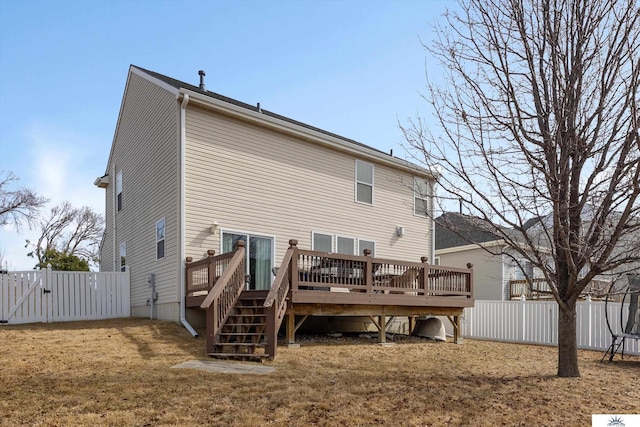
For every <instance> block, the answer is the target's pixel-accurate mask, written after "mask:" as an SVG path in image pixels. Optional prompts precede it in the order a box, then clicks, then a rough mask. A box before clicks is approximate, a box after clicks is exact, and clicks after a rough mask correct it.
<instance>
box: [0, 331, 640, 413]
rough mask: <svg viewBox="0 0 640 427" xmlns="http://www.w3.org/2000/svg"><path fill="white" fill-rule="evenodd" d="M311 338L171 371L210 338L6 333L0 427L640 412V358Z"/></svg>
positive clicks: (2, 337) (0, 343) (1, 338)
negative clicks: (269, 355) (240, 370)
mask: <svg viewBox="0 0 640 427" xmlns="http://www.w3.org/2000/svg"><path fill="white" fill-rule="evenodd" d="M322 341H323V342H322V343H318V342H313V341H310V340H309V339H307V340H306V341H303V344H302V347H301V348H299V349H287V348H286V347H283V346H281V347H279V349H278V351H279V353H278V358H277V360H276V361H274V362H267V364H269V365H271V366H274V367H276V371H275V372H274V373H272V374H269V375H234V374H223V373H210V372H203V371H197V370H185V369H170V367H171V366H173V365H175V364H178V363H181V362H184V361H187V360H192V359H203V352H204V343H203V339H202V338H196V339H194V338H192V337H191V336H190V335H189V334H188V333H187V332H186V331H185V330H184V329H183V328H181V327H180V326H178V325H176V324H174V323H168V322H159V321H149V320H142V319H121V320H110V321H99V322H74V323H59V324H44V325H41V324H34V325H20V326H3V327H0V355H1V357H0V383H1V384H2V387H1V388H0V425H3V426H5V425H6V426H14V425H32V426H67V425H73V426H78V425H80V426H81V425H91V426H95V425H114V426H120V425H136V426H163V425H182V426H194V425H220V426H236V425H237V426H255V425H286V426H306V425H321V426H329V425H330V426H335V425H343V426H358V425H361V426H366V425H394V426H396V425H407V426H414V425H415V426H423V425H424V426H430V425H434V426H440V425H456V426H457V425H462V426H471V425H473V426H496V425H508V426H515V425H526V426H530V425H564V426H572V425H575V426H584V425H590V424H591V414H592V413H618V414H623V413H627V414H629V413H638V412H640V408H639V402H640V388H639V387H638V384H639V382H640V358H639V357H625V359H624V361H620V360H619V358H618V360H617V361H616V363H613V364H608V363H603V364H601V363H600V357H601V356H602V354H601V353H599V352H592V351H580V352H579V361H580V369H581V373H582V377H581V378H574V379H560V378H556V377H555V371H556V349H555V348H552V347H543V346H525V345H515V344H501V343H493V342H484V341H473V340H465V341H464V343H463V344H462V345H455V344H452V343H434V342H430V341H426V340H421V339H417V338H400V339H399V342H398V344H397V345H395V346H391V347H383V346H379V345H377V344H376V343H375V340H366V339H349V338H342V339H334V340H328V339H326V338H323V339H322Z"/></svg>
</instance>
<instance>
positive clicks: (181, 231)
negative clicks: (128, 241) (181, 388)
mask: <svg viewBox="0 0 640 427" xmlns="http://www.w3.org/2000/svg"><path fill="white" fill-rule="evenodd" d="M188 103H189V95H185V96H184V97H183V98H182V102H181V103H180V107H179V108H178V114H179V119H180V137H179V141H178V150H179V151H178V155H179V159H178V168H179V170H178V180H179V182H178V188H179V193H178V206H177V209H178V254H179V258H178V261H177V267H178V269H177V271H178V281H179V283H180V286H179V287H178V288H179V292H180V293H179V294H178V301H180V323H182V326H184V327H185V329H186V330H187V331H189V333H190V334H191V336H193V337H197V336H198V332H197V331H196V330H195V329H194V328H193V326H191V324H190V323H189V322H188V321H187V315H186V311H187V308H186V301H185V294H186V288H187V285H186V283H185V271H186V267H185V249H184V246H185V244H184V236H185V227H186V225H185V224H186V213H185V209H184V204H185V181H186V179H185V158H186V154H185V153H186V138H187V130H186V115H187V104H188Z"/></svg>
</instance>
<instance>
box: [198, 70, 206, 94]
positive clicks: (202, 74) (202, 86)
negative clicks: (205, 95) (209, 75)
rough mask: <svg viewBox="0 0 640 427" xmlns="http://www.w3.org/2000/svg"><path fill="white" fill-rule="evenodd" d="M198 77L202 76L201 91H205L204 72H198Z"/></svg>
mask: <svg viewBox="0 0 640 427" xmlns="http://www.w3.org/2000/svg"><path fill="white" fill-rule="evenodd" d="M198 75H199V76H200V90H204V76H205V75H206V74H205V72H204V70H200V71H198Z"/></svg>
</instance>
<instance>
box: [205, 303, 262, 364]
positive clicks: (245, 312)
mask: <svg viewBox="0 0 640 427" xmlns="http://www.w3.org/2000/svg"><path fill="white" fill-rule="evenodd" d="M266 295H267V292H266V291H243V292H242V293H241V294H240V297H239V298H238V300H237V302H236V303H235V305H234V306H233V308H232V309H231V311H230V313H229V316H228V318H227V320H226V322H225V323H224V325H223V326H222V329H221V331H220V334H219V335H218V336H217V337H216V339H215V341H214V344H213V351H212V352H211V353H207V355H208V356H210V357H215V358H220V359H234V360H262V359H265V358H269V357H270V356H271V355H269V354H267V353H266V352H265V347H266V343H267V335H266V331H267V313H266V310H265V308H264V307H263V304H264V300H265V297H266Z"/></svg>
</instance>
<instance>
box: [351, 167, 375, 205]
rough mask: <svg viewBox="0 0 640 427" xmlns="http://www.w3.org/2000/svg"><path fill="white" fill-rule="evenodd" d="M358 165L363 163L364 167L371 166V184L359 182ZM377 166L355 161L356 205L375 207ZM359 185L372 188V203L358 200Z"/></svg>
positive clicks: (354, 195) (354, 196)
mask: <svg viewBox="0 0 640 427" xmlns="http://www.w3.org/2000/svg"><path fill="white" fill-rule="evenodd" d="M358 163H361V164H363V165H367V166H371V183H368V182H365V181H359V180H358ZM375 170H376V168H375V166H374V164H373V163H369V162H365V161H363V160H360V159H355V165H354V184H353V187H354V194H353V199H354V201H355V202H356V203H362V204H363V205H368V206H374V204H375V203H374V202H375V196H374V193H375V181H376V180H375ZM358 184H363V185H369V186H371V203H367V202H363V201H361V200H358Z"/></svg>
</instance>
